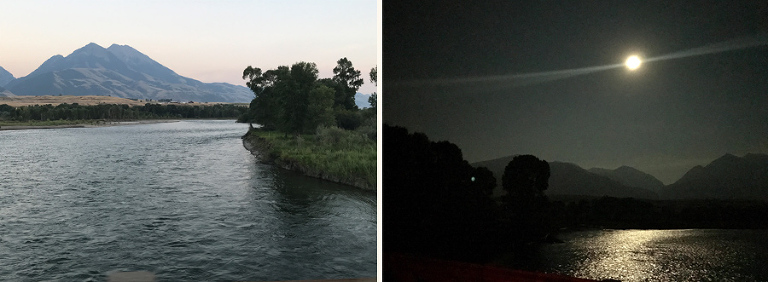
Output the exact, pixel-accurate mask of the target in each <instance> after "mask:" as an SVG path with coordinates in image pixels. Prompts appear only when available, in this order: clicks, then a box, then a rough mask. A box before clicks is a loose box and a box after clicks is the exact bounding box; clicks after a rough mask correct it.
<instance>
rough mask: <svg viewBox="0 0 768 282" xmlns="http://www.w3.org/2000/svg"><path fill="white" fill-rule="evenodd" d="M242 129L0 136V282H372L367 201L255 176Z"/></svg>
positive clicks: (346, 192)
mask: <svg viewBox="0 0 768 282" xmlns="http://www.w3.org/2000/svg"><path fill="white" fill-rule="evenodd" d="M246 129H247V125H243V124H235V123H234V122H233V121H182V122H177V123H164V124H151V125H129V126H116V127H103V128H76V129H55V130H22V131H0V158H1V159H0V281H40V280H53V281H103V280H105V278H106V276H107V275H108V274H109V273H110V272H114V271H140V270H144V271H151V272H154V273H155V275H156V277H157V280H158V281H185V280H194V281H204V280H207V281H222V280H262V281H263V280H293V279H329V278H353V277H375V276H376V194H375V193H374V192H368V191H362V190H359V189H356V188H352V187H346V186H342V185H335V184H332V183H328V182H324V181H320V180H316V179H312V178H307V177H303V176H300V175H297V174H295V173H292V172H288V171H284V170H281V169H276V168H274V167H272V166H269V165H264V164H259V163H257V162H256V161H255V160H254V157H253V156H251V155H250V154H249V153H248V151H246V150H245V149H244V148H243V145H242V141H241V140H240V136H242V135H243V134H244V133H245V131H246Z"/></svg>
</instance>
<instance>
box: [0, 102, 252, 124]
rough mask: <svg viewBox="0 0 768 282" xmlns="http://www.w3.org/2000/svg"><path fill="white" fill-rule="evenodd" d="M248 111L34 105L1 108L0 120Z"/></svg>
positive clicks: (219, 114) (185, 115)
mask: <svg viewBox="0 0 768 282" xmlns="http://www.w3.org/2000/svg"><path fill="white" fill-rule="evenodd" d="M247 110H248V108H246V107H243V106H238V105H233V104H214V105H205V106H201V105H194V106H191V105H161V104H152V103H147V104H145V105H144V106H129V105H117V104H99V105H87V106H86V105H79V104H77V103H73V104H59V105H57V106H53V105H50V104H47V105H31V106H20V107H12V106H9V105H7V104H2V105H0V120H7V121H19V122H28V121H48V120H100V119H104V120H140V119H162V118H237V117H239V116H241V115H243V114H244V113H245V112H246V111H247Z"/></svg>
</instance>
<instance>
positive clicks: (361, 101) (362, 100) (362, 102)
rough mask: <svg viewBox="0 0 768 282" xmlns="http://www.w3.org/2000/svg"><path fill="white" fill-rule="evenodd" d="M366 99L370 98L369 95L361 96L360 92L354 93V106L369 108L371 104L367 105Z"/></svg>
mask: <svg viewBox="0 0 768 282" xmlns="http://www.w3.org/2000/svg"><path fill="white" fill-rule="evenodd" d="M368 97H371V95H370V94H363V93H360V92H357V93H355V105H357V107H358V108H361V109H362V108H370V107H371V103H368Z"/></svg>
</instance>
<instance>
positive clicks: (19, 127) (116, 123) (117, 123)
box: [0, 119, 179, 130]
mask: <svg viewBox="0 0 768 282" xmlns="http://www.w3.org/2000/svg"><path fill="white" fill-rule="evenodd" d="M178 121H179V120H165V119H153V120H139V121H114V122H105V123H99V124H62V125H7V126H6V125H3V126H0V130H26V129H56V128H93V127H106V126H120V125H133V124H153V123H171V122H178Z"/></svg>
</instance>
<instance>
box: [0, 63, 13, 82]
mask: <svg viewBox="0 0 768 282" xmlns="http://www.w3.org/2000/svg"><path fill="white" fill-rule="evenodd" d="M14 79H16V78H15V77H13V74H11V73H10V72H8V71H7V70H5V69H4V68H3V67H0V86H5V85H6V84H8V82H11V80H14Z"/></svg>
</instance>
